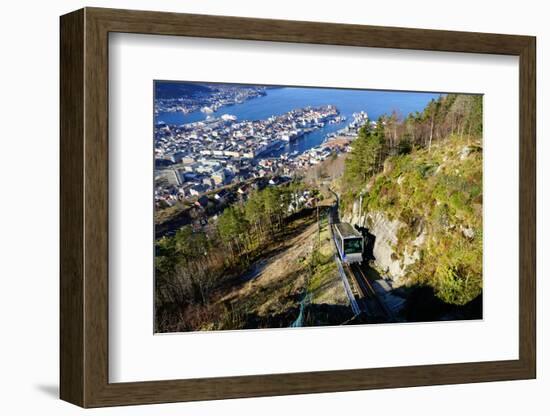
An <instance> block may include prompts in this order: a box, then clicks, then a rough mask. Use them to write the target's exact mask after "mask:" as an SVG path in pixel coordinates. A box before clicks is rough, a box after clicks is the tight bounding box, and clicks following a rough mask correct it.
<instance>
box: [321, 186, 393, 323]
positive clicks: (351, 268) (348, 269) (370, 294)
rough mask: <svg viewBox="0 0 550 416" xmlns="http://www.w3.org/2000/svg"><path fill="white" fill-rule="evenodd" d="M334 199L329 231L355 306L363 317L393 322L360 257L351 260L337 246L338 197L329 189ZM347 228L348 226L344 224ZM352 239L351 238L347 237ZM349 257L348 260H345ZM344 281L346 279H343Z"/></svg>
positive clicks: (390, 313)
mask: <svg viewBox="0 0 550 416" xmlns="http://www.w3.org/2000/svg"><path fill="white" fill-rule="evenodd" d="M329 191H330V192H332V193H333V194H334V195H335V197H336V203H335V204H334V205H333V207H332V209H331V211H330V214H329V224H330V231H331V235H332V240H333V243H334V247H335V249H336V251H337V256H338V257H339V258H340V259H341V260H342V261H341V264H342V267H343V270H344V273H345V274H346V276H347V277H348V278H347V280H348V282H349V283H350V286H351V291H352V292H353V296H354V297H355V301H356V303H357V306H358V307H359V309H360V310H361V312H362V313H364V314H365V315H367V316H369V317H371V318H374V319H376V320H381V321H382V322H384V321H386V322H390V321H393V320H394V316H393V313H392V312H391V311H390V310H389V309H388V308H387V306H386V305H385V304H384V302H383V301H382V300H381V299H380V297H379V295H378V293H377V292H376V290H375V289H374V287H373V285H372V283H371V281H370V279H369V277H368V276H367V273H365V270H364V269H363V268H364V267H368V266H365V265H364V263H363V261H362V256H360V257H359V258H354V259H351V257H352V256H344V250H343V247H342V245H343V243H341V244H339V243H338V239H339V238H340V239H341V238H342V231H341V230H340V231H338V230H337V228H338V227H340V224H341V223H340V219H339V215H338V205H339V197H338V195H337V194H336V193H335V192H334V191H332V190H331V189H330V188H329ZM346 225H347V226H348V227H349V224H346ZM348 238H353V237H348ZM346 257H349V258H346ZM345 280H346V279H345Z"/></svg>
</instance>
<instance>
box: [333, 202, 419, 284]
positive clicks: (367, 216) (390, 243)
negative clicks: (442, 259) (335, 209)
mask: <svg viewBox="0 0 550 416" xmlns="http://www.w3.org/2000/svg"><path fill="white" fill-rule="evenodd" d="M342 221H344V222H349V223H350V224H352V225H355V226H358V227H364V228H366V229H368V230H369V232H370V233H371V234H373V235H374V236H375V242H374V248H373V255H374V257H375V260H374V265H375V267H376V268H377V269H378V270H379V271H380V272H381V273H382V275H383V277H385V278H389V279H391V280H392V281H393V285H394V286H399V285H401V284H403V283H404V279H403V278H404V276H405V272H406V269H407V266H409V265H410V264H413V263H415V262H416V261H417V260H418V259H419V257H420V255H419V247H421V246H422V244H423V243H424V241H425V232H423V231H421V232H419V234H418V236H417V237H416V239H415V240H414V241H413V242H412V244H411V245H410V247H409V248H407V249H405V251H404V252H403V253H401V254H402V255H398V253H397V252H396V246H397V243H398V238H399V237H398V232H399V229H400V228H401V227H404V226H405V224H403V223H402V222H401V221H399V220H390V219H389V218H388V217H387V216H386V215H385V214H384V213H382V212H368V213H362V212H360V202H359V201H355V202H354V204H353V209H352V212H351V213H349V214H346V215H344V216H343V217H342ZM409 251H410V252H409Z"/></svg>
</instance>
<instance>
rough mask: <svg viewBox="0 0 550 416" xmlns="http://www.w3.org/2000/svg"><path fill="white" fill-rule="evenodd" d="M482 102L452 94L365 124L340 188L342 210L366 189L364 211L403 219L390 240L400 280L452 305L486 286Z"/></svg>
mask: <svg viewBox="0 0 550 416" xmlns="http://www.w3.org/2000/svg"><path fill="white" fill-rule="evenodd" d="M482 104H483V98H482V96H479V95H465V94H447V95H442V96H441V97H439V99H438V100H433V101H432V102H430V103H429V104H428V105H427V106H426V108H425V109H424V110H423V111H422V112H420V113H415V114H409V115H408V116H407V117H406V118H405V119H400V118H399V117H398V115H397V114H392V115H391V116H383V117H381V118H380V119H379V120H377V122H376V123H371V124H370V125H368V126H365V127H364V128H363V129H362V130H361V131H360V133H359V136H358V137H357V139H355V140H354V141H353V145H352V147H353V149H352V152H351V154H350V156H349V157H348V159H347V160H346V166H345V171H344V176H343V180H342V181H341V183H340V188H339V190H340V193H341V195H342V198H341V201H342V204H341V205H342V206H341V209H342V211H344V213H347V214H348V215H350V214H351V211H352V207H353V205H354V203H355V204H357V203H358V201H359V199H360V198H359V196H360V195H363V207H362V213H378V214H381V215H383V216H384V217H385V218H387V219H388V220H389V221H394V220H398V221H399V223H400V224H401V226H399V228H398V231H397V235H396V236H393V235H392V236H391V238H389V240H388V241H392V244H393V241H397V242H396V244H395V247H391V250H392V252H391V258H392V261H394V262H395V261H399V262H400V265H401V270H403V268H405V267H406V269H405V276H404V277H403V278H402V279H401V278H399V280H400V282H403V281H404V282H405V283H406V284H407V285H409V286H429V287H431V288H433V290H434V292H435V293H436V295H437V297H439V298H440V299H441V300H443V301H444V302H446V303H449V304H453V305H464V304H466V303H468V302H469V301H471V300H473V299H474V298H476V297H477V296H478V295H480V294H481V292H482V239H483V232H482V145H481V143H482V142H481V137H482V132H483V126H482V120H483V117H482V115H483V111H482ZM366 225H367V227H369V224H366ZM393 231H395V230H393ZM382 233H384V231H382ZM386 234H387V233H386ZM386 237H387V236H386ZM394 237H395V238H394ZM411 262H414V263H413V264H409V265H408V266H407V264H408V263H411Z"/></svg>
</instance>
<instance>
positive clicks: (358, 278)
mask: <svg viewBox="0 0 550 416" xmlns="http://www.w3.org/2000/svg"><path fill="white" fill-rule="evenodd" d="M362 267H363V266H362V265H361V264H358V263H353V264H349V265H346V269H347V271H348V273H349V275H350V276H351V277H352V279H353V282H354V283H355V285H356V286H357V288H358V290H359V292H360V295H361V298H362V303H363V304H364V306H365V312H366V313H367V314H368V315H370V316H373V317H379V318H383V319H385V320H388V321H391V320H392V319H393V316H392V314H391V312H390V311H389V310H388V308H387V307H386V305H384V303H383V302H382V301H381V300H380V297H379V296H378V294H377V293H376V291H375V290H374V287H373V286H372V283H371V282H370V280H369V278H368V276H367V275H366V273H365V271H364V270H363V268H362Z"/></svg>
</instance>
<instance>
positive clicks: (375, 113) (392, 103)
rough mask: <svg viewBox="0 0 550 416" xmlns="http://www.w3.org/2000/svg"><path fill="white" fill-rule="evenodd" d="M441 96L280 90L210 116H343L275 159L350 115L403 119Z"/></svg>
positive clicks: (180, 117)
mask: <svg viewBox="0 0 550 416" xmlns="http://www.w3.org/2000/svg"><path fill="white" fill-rule="evenodd" d="M440 95H441V94H440V93H422V92H401V91H395V92H394V91H372V90H350V89H334V88H303V87H281V88H273V89H268V90H267V95H265V96H262V97H258V98H253V99H250V100H248V101H246V102H244V103H242V104H235V105H229V106H224V107H221V108H220V109H218V111H216V112H215V113H212V115H213V116H215V117H218V116H221V115H222V114H232V115H235V116H237V119H238V120H239V121H242V120H262V119H267V118H269V117H271V116H273V115H280V114H284V113H286V112H288V111H291V110H293V109H296V108H303V107H306V106H314V107H315V106H321V105H328V104H333V105H335V106H336V107H337V108H338V110H339V111H340V114H341V115H343V116H346V118H347V120H346V121H344V122H342V123H336V124H328V123H327V124H326V125H325V127H324V128H322V129H318V130H315V131H313V132H311V133H309V134H306V135H304V136H303V137H302V138H300V139H298V140H297V141H295V142H292V143H289V144H287V145H286V146H285V147H284V148H283V149H281V150H278V151H274V152H273V153H272V154H271V155H270V156H278V155H279V154H282V153H286V152H293V151H297V152H298V153H302V152H304V151H306V150H308V149H310V148H312V147H315V146H318V145H319V144H321V143H322V142H323V141H324V140H325V138H326V136H327V134H329V133H332V132H334V131H337V130H340V129H342V128H343V127H345V126H346V125H347V124H348V123H350V122H351V121H352V120H353V116H352V114H353V113H356V112H359V111H365V112H366V113H367V114H368V115H369V118H370V119H371V120H376V119H378V117H380V116H381V115H384V114H391V113H392V112H393V111H396V112H397V113H398V114H399V115H400V116H402V117H406V116H407V115H408V114H409V113H413V112H416V111H422V110H423V109H424V108H425V107H426V105H427V104H428V103H429V102H430V101H431V100H432V99H437V98H438V97H439V96H440ZM205 118H206V114H204V113H202V112H200V111H196V112H193V113H189V114H183V113H181V112H175V113H159V114H157V115H156V117H155V122H164V123H168V124H185V123H192V122H195V121H199V120H204V119H205Z"/></svg>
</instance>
